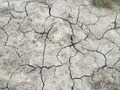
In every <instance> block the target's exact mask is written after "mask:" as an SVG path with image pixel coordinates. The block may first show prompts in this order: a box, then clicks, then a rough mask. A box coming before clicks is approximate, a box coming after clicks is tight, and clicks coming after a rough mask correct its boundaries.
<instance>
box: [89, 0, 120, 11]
mask: <svg viewBox="0 0 120 90" xmlns="http://www.w3.org/2000/svg"><path fill="white" fill-rule="evenodd" d="M91 4H92V5H93V6H95V7H97V8H107V9H112V8H114V7H119V6H120V0H92V1H91Z"/></svg>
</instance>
